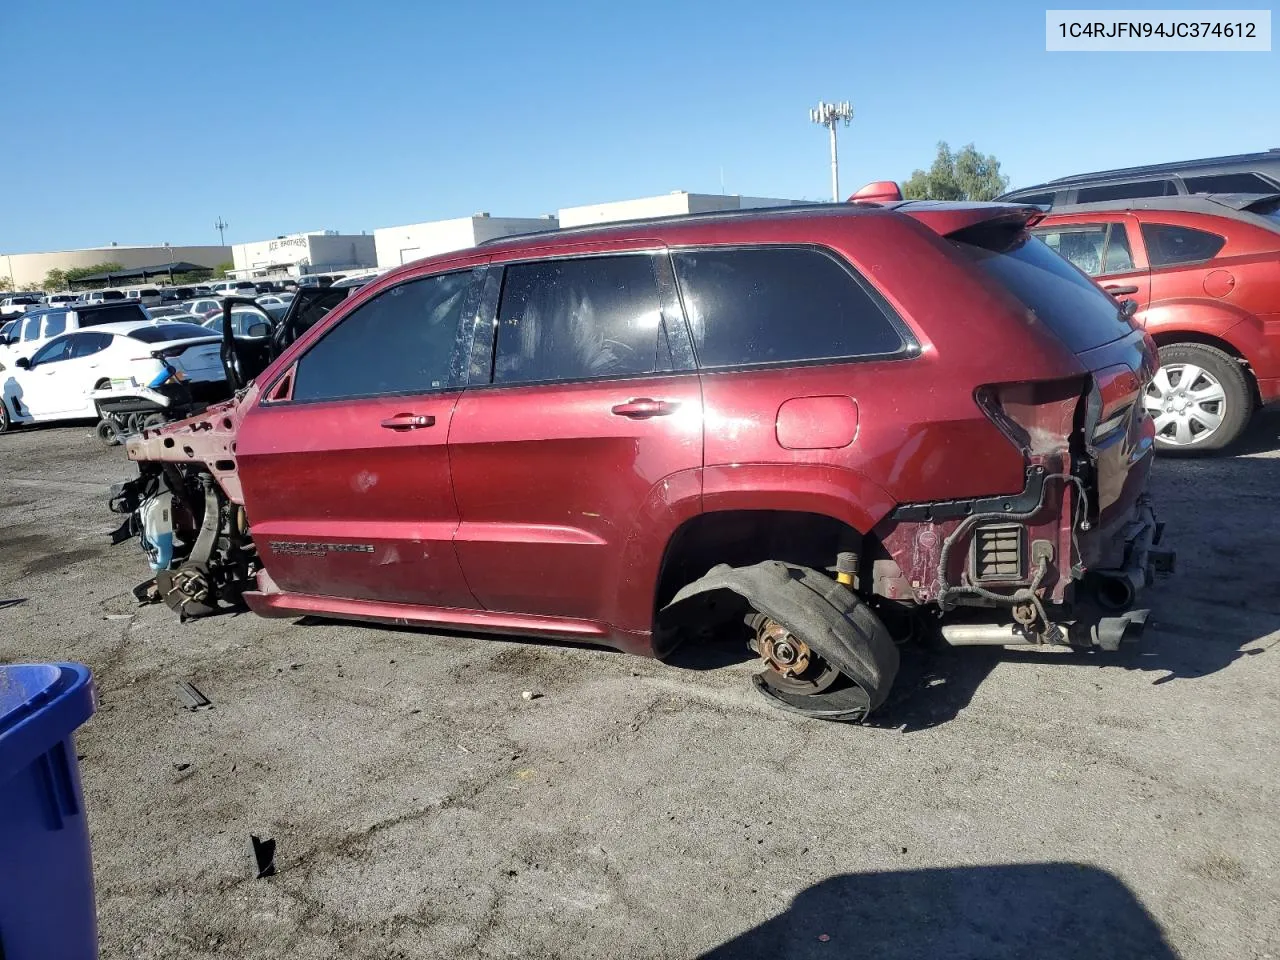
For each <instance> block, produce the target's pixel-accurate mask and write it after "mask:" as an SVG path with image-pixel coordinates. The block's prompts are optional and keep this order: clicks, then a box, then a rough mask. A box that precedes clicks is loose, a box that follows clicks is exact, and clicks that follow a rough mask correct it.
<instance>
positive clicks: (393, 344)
mask: <svg viewBox="0 0 1280 960" xmlns="http://www.w3.org/2000/svg"><path fill="white" fill-rule="evenodd" d="M470 280H471V271H470V270H466V271H462V272H459V273H445V274H441V275H439V276H435V277H424V278H422V279H420V280H410V281H409V282H408V283H402V284H400V285H399V286H396V287H392V288H391V289H389V290H384V291H383V292H382V293H380V294H378V296H376V297H374V298H373V299H372V300H370V301H369V302H368V303H364V304H361V306H359V307H358V308H356V310H354V311H353V312H352V313H350V314H348V315H347V316H346V317H343V319H342V321H341V322H340V323H339V324H338V325H337V326H336V327H334V328H333V329H332V330H330V331H329V332H328V333H326V334H325V335H324V337H323V338H321V340H320V341H319V342H318V343H316V344H314V345H313V346H312V347H311V348H310V349H309V350H308V351H307V352H306V353H305V354H303V356H302V359H301V360H299V361H298V372H297V374H296V375H295V377H294V384H293V399H294V400H295V401H301V400H345V399H349V398H353V397H377V396H386V395H390V394H397V393H430V392H431V391H433V390H441V389H443V388H445V387H447V386H448V385H449V362H450V359H451V357H452V356H453V348H454V341H455V339H456V337H457V332H458V323H459V320H460V319H461V317H462V301H463V298H464V296H465V294H466V290H467V284H468V283H469V281H470Z"/></svg>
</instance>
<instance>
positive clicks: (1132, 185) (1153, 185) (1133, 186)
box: [1076, 180, 1178, 203]
mask: <svg viewBox="0 0 1280 960" xmlns="http://www.w3.org/2000/svg"><path fill="white" fill-rule="evenodd" d="M1177 195H1178V185H1177V184H1175V183H1174V182H1173V181H1172V180H1130V181H1129V182H1128V183H1108V184H1103V185H1102V186H1097V187H1081V188H1080V190H1079V191H1078V192H1077V193H1076V203H1098V202H1100V201H1102V200H1137V199H1139V198H1140V197H1176V196H1177Z"/></svg>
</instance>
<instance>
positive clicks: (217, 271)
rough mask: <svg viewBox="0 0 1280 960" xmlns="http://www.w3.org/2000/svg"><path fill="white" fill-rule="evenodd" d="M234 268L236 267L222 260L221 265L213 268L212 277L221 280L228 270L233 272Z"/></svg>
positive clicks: (228, 261)
mask: <svg viewBox="0 0 1280 960" xmlns="http://www.w3.org/2000/svg"><path fill="white" fill-rule="evenodd" d="M235 268H236V265H235V264H234V263H232V262H231V261H230V260H224V261H223V262H222V263H220V264H218V265H217V266H216V267H214V268H213V275H214V276H215V277H216V278H217V279H219V280H222V279H224V278H225V277H226V275H227V271H228V270H234V269H235Z"/></svg>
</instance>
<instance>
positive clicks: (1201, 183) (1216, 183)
mask: <svg viewBox="0 0 1280 960" xmlns="http://www.w3.org/2000/svg"><path fill="white" fill-rule="evenodd" d="M1182 182H1183V183H1185V184H1186V185H1187V190H1189V191H1190V192H1191V193H1275V192H1276V187H1275V184H1273V183H1270V182H1268V181H1267V180H1265V179H1263V178H1262V177H1260V176H1258V175H1257V174H1256V173H1210V174H1206V175H1205V176H1203V177H1183V178H1182Z"/></svg>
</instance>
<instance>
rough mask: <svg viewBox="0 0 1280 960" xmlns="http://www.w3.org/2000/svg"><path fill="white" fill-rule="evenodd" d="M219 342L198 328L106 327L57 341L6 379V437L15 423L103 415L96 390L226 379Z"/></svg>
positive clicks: (2, 426) (2, 399)
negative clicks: (172, 380) (176, 379)
mask: <svg viewBox="0 0 1280 960" xmlns="http://www.w3.org/2000/svg"><path fill="white" fill-rule="evenodd" d="M219 347H220V343H219V338H218V337H217V336H216V335H213V334H211V333H210V331H208V330H206V329H205V328H204V327H201V326H198V325H197V324H194V323H175V322H164V321H155V320H145V321H134V322H126V323H106V324H102V325H101V326H95V327H91V328H88V329H84V330H77V331H76V332H74V333H67V334H63V335H62V336H60V337H56V338H54V339H53V340H50V341H49V342H48V343H46V344H45V345H44V346H43V347H41V348H40V349H39V350H37V351H36V352H35V354H34V355H33V356H32V357H31V359H30V360H28V359H26V358H23V359H22V360H21V361H19V362H18V363H17V365H16V366H15V367H13V368H11V369H9V370H6V371H5V372H4V374H2V375H0V388H2V389H3V393H2V394H0V433H3V432H4V431H6V430H8V429H9V428H10V427H11V426H12V425H13V424H15V423H45V422H48V421H52V420H80V419H88V418H90V417H97V416H98V408H97V402H96V401H95V399H94V398H93V397H92V396H91V394H93V393H94V392H95V391H97V390H102V389H105V388H108V387H111V386H116V387H118V388H126V389H127V388H138V387H143V388H145V387H154V386H157V385H159V384H161V383H163V382H164V381H165V380H167V379H168V378H170V377H175V376H176V377H179V378H181V379H183V380H185V381H189V382H191V383H192V384H199V383H212V382H216V381H219V380H222V379H224V378H225V376H226V374H225V372H224V370H223V368H222V360H221V359H220V355H219Z"/></svg>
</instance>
